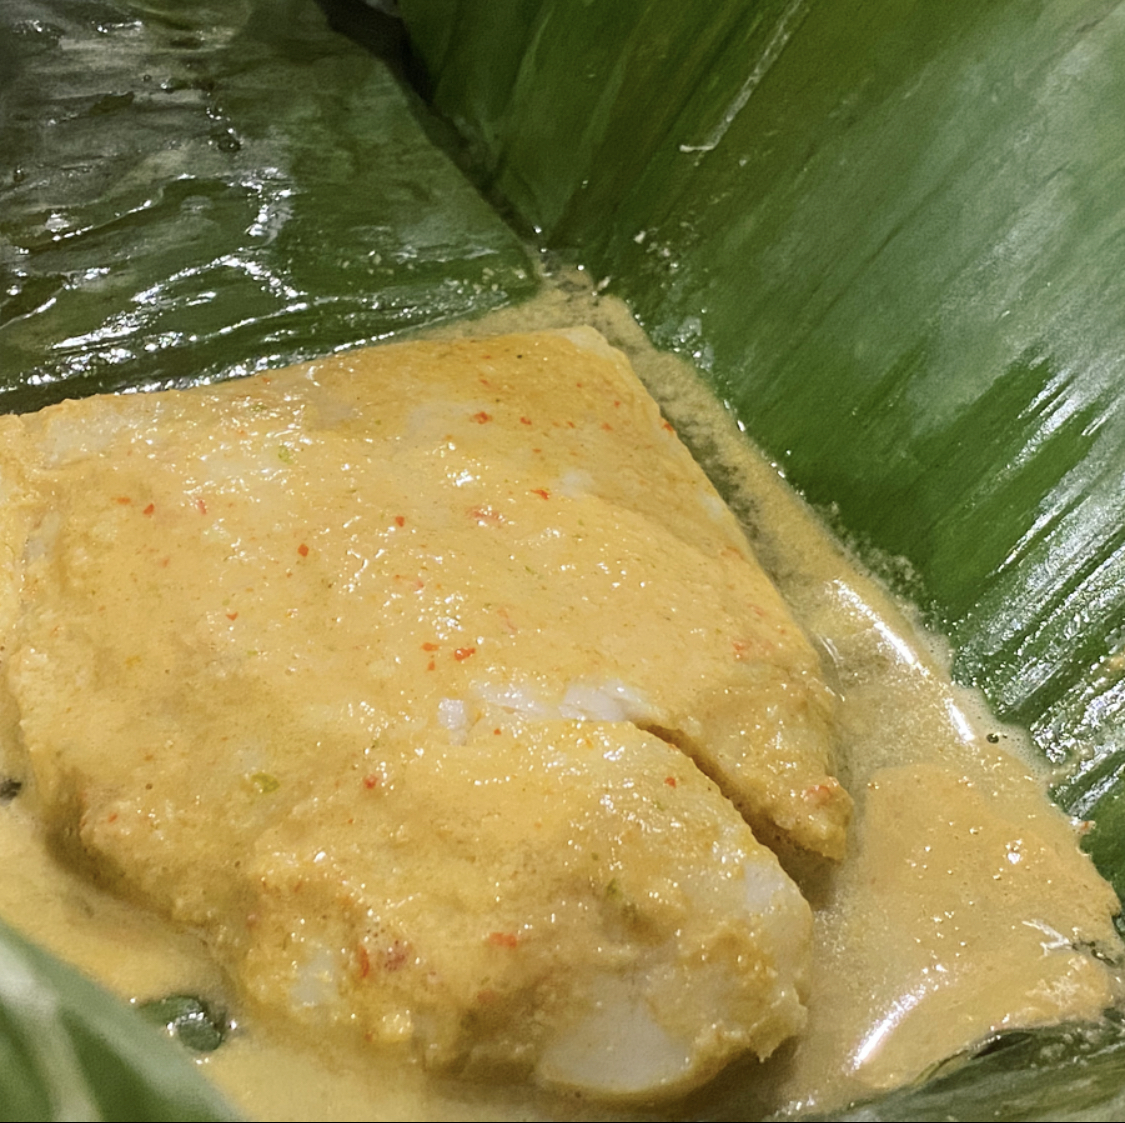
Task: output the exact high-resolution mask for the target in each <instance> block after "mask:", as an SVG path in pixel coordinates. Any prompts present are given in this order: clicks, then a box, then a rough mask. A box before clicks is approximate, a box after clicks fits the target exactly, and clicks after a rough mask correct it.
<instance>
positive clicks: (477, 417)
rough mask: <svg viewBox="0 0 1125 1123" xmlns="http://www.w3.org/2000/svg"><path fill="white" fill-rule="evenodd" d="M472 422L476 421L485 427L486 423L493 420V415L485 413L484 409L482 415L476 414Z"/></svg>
mask: <svg viewBox="0 0 1125 1123" xmlns="http://www.w3.org/2000/svg"><path fill="white" fill-rule="evenodd" d="M471 420H473V421H475V422H476V423H477V424H478V425H483V424H484V423H485V422H486V421H491V420H492V414H491V413H485V412H484V410H483V409H482V410H481V411H480V413H474V414H473V416H472V418H471Z"/></svg>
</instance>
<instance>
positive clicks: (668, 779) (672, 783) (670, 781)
mask: <svg viewBox="0 0 1125 1123" xmlns="http://www.w3.org/2000/svg"><path fill="white" fill-rule="evenodd" d="M664 783H666V784H667V785H668V787H670V788H674V787H675V786H676V777H675V776H665V777H664Z"/></svg>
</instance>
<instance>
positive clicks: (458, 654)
mask: <svg viewBox="0 0 1125 1123" xmlns="http://www.w3.org/2000/svg"><path fill="white" fill-rule="evenodd" d="M476 653H477V649H476V648H475V647H459V648H457V650H456V651H455V652H454V653H453V658H454V659H456V660H457V662H458V663H463V662H464V661H465V660H466V659H468V657H469V656H470V655H475V654H476Z"/></svg>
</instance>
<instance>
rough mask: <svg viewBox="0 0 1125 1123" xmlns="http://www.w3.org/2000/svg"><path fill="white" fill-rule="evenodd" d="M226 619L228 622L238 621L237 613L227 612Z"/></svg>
mask: <svg viewBox="0 0 1125 1123" xmlns="http://www.w3.org/2000/svg"><path fill="white" fill-rule="evenodd" d="M227 619H228V620H237V619H238V613H237V612H228V613H227Z"/></svg>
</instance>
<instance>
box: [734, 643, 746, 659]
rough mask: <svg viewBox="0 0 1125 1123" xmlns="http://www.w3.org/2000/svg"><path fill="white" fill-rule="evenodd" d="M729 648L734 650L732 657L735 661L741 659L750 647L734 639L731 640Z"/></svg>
mask: <svg viewBox="0 0 1125 1123" xmlns="http://www.w3.org/2000/svg"><path fill="white" fill-rule="evenodd" d="M731 647H733V648H734V657H735V658H736V659H741V658H742V657H743V656H744V655H745V654H746V652H747V650H748V649H749V647H750V645H749V644H748V643H743V642H742V640H740V639H736V640H731Z"/></svg>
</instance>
